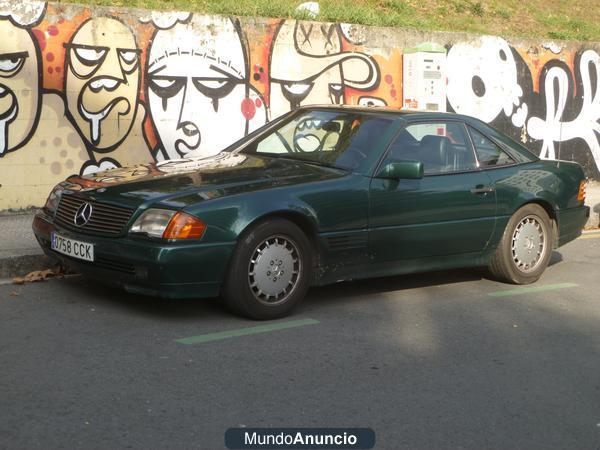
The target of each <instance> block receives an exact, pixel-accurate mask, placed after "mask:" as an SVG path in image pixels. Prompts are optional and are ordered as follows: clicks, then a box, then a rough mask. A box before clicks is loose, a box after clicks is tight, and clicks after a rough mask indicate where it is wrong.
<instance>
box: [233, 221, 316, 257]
mask: <svg viewBox="0 0 600 450" xmlns="http://www.w3.org/2000/svg"><path fill="white" fill-rule="evenodd" d="M269 219H285V220H288V221H290V222H292V223H293V224H294V225H296V226H297V227H298V228H300V230H301V231H302V232H303V233H304V234H305V235H306V237H307V238H308V241H309V242H310V244H311V246H312V260H313V261H312V265H313V268H314V267H317V266H318V265H319V262H320V260H321V254H322V248H321V245H320V240H319V234H318V229H317V222H316V220H315V218H314V217H310V216H308V215H307V214H304V213H302V212H299V211H294V210H290V209H282V210H275V211H270V212H268V213H264V214H262V215H260V216H257V217H255V218H254V219H253V220H251V221H250V222H248V223H247V224H246V225H245V226H244V227H243V229H242V230H241V232H240V233H239V235H238V241H239V237H241V236H243V235H244V234H245V233H247V232H248V231H250V230H251V229H252V228H254V227H255V226H256V225H257V224H259V223H261V222H264V221H266V220H269Z"/></svg>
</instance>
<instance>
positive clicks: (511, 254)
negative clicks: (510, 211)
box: [489, 204, 554, 284]
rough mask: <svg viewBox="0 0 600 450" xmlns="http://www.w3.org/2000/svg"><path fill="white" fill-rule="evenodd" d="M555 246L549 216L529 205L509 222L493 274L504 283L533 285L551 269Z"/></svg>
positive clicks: (491, 267) (495, 254)
mask: <svg viewBox="0 0 600 450" xmlns="http://www.w3.org/2000/svg"><path fill="white" fill-rule="evenodd" d="M553 244H554V239H553V232H552V221H551V219H550V217H548V213H546V211H545V210H544V208H542V207H541V206H539V205H536V204H529V205H525V206H523V207H522V208H520V209H519V210H518V211H517V212H515V214H514V215H513V216H512V217H511V218H510V220H509V221H508V225H507V226H506V229H505V230H504V234H503V236H502V240H501V241H500V244H499V245H498V248H497V249H496V252H495V253H494V255H493V256H492V259H491V261H490V265H489V270H490V272H491V273H492V275H493V276H494V277H496V278H498V279H499V280H501V281H506V282H509V283H514V284H530V283H533V282H535V281H537V280H538V279H539V278H540V277H541V276H542V273H543V272H544V270H545V269H546V267H547V266H548V262H549V261H550V256H551V254H552V248H553Z"/></svg>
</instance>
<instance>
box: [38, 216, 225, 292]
mask: <svg viewBox="0 0 600 450" xmlns="http://www.w3.org/2000/svg"><path fill="white" fill-rule="evenodd" d="M32 227H33V232H34V234H35V237H36V238H37V240H38V243H39V244H40V246H41V247H42V249H43V250H44V252H45V253H46V254H47V255H48V256H50V257H52V258H53V259H56V260H59V261H60V262H62V263H63V264H65V265H66V266H67V267H70V268H72V269H73V270H75V271H77V272H80V273H82V274H83V275H85V276H87V277H90V278H93V279H96V280H98V281H100V282H103V283H105V284H110V285H113V286H118V287H121V288H123V289H125V290H126V291H128V292H133V293H136V294H143V295H151V296H157V297H164V298H194V297H196V298H200V297H215V296H217V295H219V291H220V287H221V284H222V282H223V280H224V278H225V274H226V270H227V266H228V263H229V259H230V256H231V254H232V252H233V249H234V247H235V242H224V243H200V242H196V241H195V242H191V241H188V242H177V243H162V242H155V241H149V240H145V239H134V238H129V237H119V238H103V237H97V236H89V235H84V234H78V233H74V232H72V231H69V230H66V229H64V228H61V227H59V226H57V225H56V224H54V223H53V222H52V218H51V217H49V216H48V215H46V214H45V213H44V212H43V211H40V212H38V213H37V214H36V215H35V218H34V220H33V225H32ZM52 232H56V233H58V234H60V235H62V236H65V237H68V238H72V239H76V240H79V241H84V242H89V243H92V244H94V262H87V261H83V260H79V259H75V258H72V257H69V256H66V255H63V254H61V253H58V252H56V251H54V250H51V248H50V234H51V233H52Z"/></svg>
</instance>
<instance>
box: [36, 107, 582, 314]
mask: <svg viewBox="0 0 600 450" xmlns="http://www.w3.org/2000/svg"><path fill="white" fill-rule="evenodd" d="M585 186H586V180H585V177H584V173H583V171H582V169H581V167H580V166H579V165H578V164H576V163H573V162H566V161H548V160H540V159H539V158H538V157H536V156H535V155H534V154H532V153H530V152H529V151H528V150H527V149H525V148H524V147H523V146H521V145H520V144H518V143H517V142H514V141H513V140H511V139H510V138H508V137H506V136H505V135H503V134H501V133H499V132H498V131H496V130H494V129H493V128H491V127H489V126H488V125H486V124H485V123H483V122H481V121H479V120H476V119H473V118H470V117H466V116H460V115H456V114H443V113H420V112H405V111H395V110H388V109H380V108H356V107H339V106H336V107H331V106H328V107H327V106H326V107H317V106H313V107H302V108H299V109H297V110H294V111H292V112H290V113H289V114H286V115H284V116H282V117H280V118H278V119H277V120H274V121H273V122H271V123H269V124H268V125H266V126H265V127H263V128H261V129H259V130H257V131H255V132H254V133H251V134H249V135H248V136H246V137H245V138H244V139H242V140H241V141H238V142H236V143H235V144H233V145H231V146H230V147H228V148H226V149H225V150H223V151H221V152H220V153H218V154H216V155H215V156H210V157H202V156H201V155H192V154H188V155H185V158H182V159H178V160H169V161H163V162H159V163H152V164H148V165H142V166H136V167H127V168H118V169H113V170H110V171H105V172H100V173H96V174H94V175H89V176H76V177H70V178H69V179H67V180H66V181H64V182H62V183H60V184H59V185H57V186H56V187H55V188H54V190H53V191H52V192H51V193H50V196H49V197H48V200H47V202H46V205H45V206H44V208H43V209H42V210H40V211H39V213H38V214H37V215H36V217H35V220H34V222H33V229H34V232H35V235H36V237H37V239H38V241H39V243H40V245H41V246H42V247H43V249H44V251H45V252H46V253H47V254H48V255H50V256H52V257H55V258H57V259H59V260H60V261H61V262H62V263H63V264H65V265H67V266H70V267H72V268H73V269H75V270H76V271H78V272H81V273H83V274H84V275H86V276H89V277H92V278H96V279H98V280H100V281H103V282H106V283H110V284H114V285H117V286H120V287H122V288H124V289H125V290H127V291H129V292H134V293H138V294H144V295H153V296H161V297H167V298H183V297H193V298H199V297H214V296H219V295H220V296H221V297H222V298H223V300H224V301H225V303H226V304H227V305H228V306H229V307H230V308H231V309H232V310H233V311H235V312H237V313H239V314H242V315H244V316H247V317H251V318H255V319H272V318H277V317H281V316H283V315H285V314H287V313H289V312H290V311H291V310H292V308H293V307H294V306H296V305H297V304H298V303H299V302H300V300H301V299H302V298H303V297H304V295H305V293H306V291H307V289H308V288H309V286H313V285H323V284H327V283H333V282H337V281H341V280H349V279H358V278H368V277H380V276H388V275H398V274H405V273H409V272H419V271H427V270H440V269H450V268H456V267H467V266H487V267H488V268H489V270H490V272H491V274H492V275H493V276H494V277H496V278H498V279H500V280H503V281H506V282H509V283H516V284H527V283H532V282H534V281H536V280H537V279H538V278H539V277H540V275H541V274H542V272H543V271H544V269H545V268H546V266H547V264H548V260H549V259H550V255H551V253H552V249H554V248H557V247H559V246H561V245H563V244H565V243H567V242H569V241H571V240H573V239H575V238H576V237H577V236H579V235H580V234H581V229H582V227H583V225H584V224H585V222H586V220H587V217H588V216H589V208H588V207H586V206H585V205H584V199H585Z"/></svg>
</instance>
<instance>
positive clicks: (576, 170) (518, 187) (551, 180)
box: [487, 160, 585, 247]
mask: <svg viewBox="0 0 600 450" xmlns="http://www.w3.org/2000/svg"><path fill="white" fill-rule="evenodd" d="M487 174H488V175H489V177H490V178H491V180H492V182H493V184H494V185H495V187H496V198H497V223H496V229H495V231H494V237H493V239H492V244H493V246H494V247H495V246H496V245H497V244H498V242H499V241H500V239H501V237H502V234H503V232H504V229H505V228H506V224H507V223H508V220H509V219H510V217H511V216H512V215H513V214H514V212H515V211H516V210H518V209H519V208H520V207H521V206H523V205H524V204H526V203H532V202H535V203H539V204H541V205H543V206H545V207H546V208H547V209H548V208H549V209H551V210H552V212H553V214H552V215H553V219H558V218H559V217H560V215H561V213H562V212H564V211H567V210H571V209H573V208H579V207H581V206H582V202H581V201H579V200H577V194H578V191H579V183H580V182H581V180H583V179H585V175H584V172H583V169H582V168H581V166H580V165H579V164H577V163H574V162H570V161H555V160H538V161H535V162H531V163H526V164H520V165H516V166H511V167H505V168H498V169H492V170H487ZM559 226H560V224H559Z"/></svg>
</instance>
